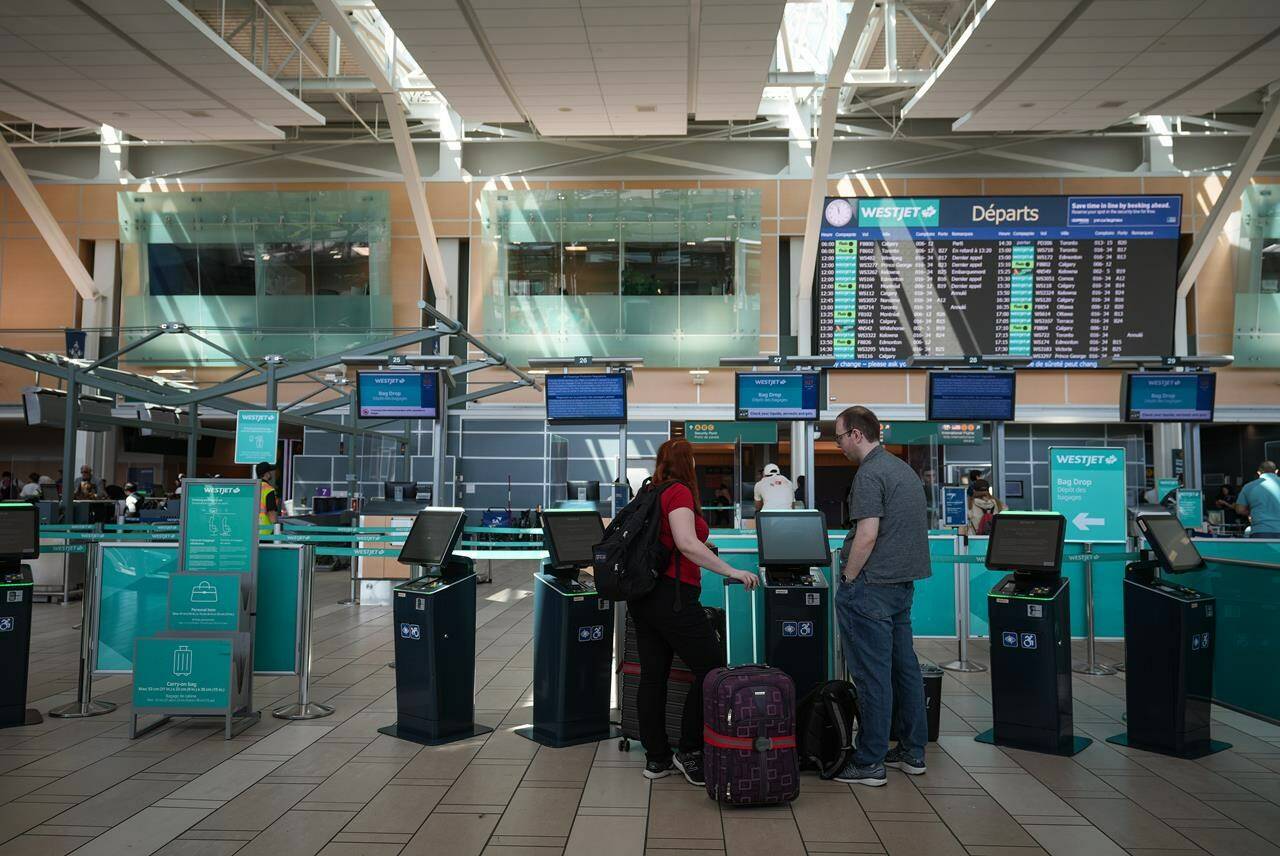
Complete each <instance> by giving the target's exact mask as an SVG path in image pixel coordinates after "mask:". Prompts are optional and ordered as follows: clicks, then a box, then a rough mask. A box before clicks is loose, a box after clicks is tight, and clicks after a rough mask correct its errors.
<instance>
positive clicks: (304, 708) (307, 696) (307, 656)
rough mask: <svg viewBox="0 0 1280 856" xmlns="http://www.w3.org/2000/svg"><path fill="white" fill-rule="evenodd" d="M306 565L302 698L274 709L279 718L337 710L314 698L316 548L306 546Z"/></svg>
mask: <svg viewBox="0 0 1280 856" xmlns="http://www.w3.org/2000/svg"><path fill="white" fill-rule="evenodd" d="M302 566H303V567H304V568H305V569H306V570H305V571H304V572H303V574H302V591H301V593H300V595H299V596H300V597H301V599H302V612H301V614H300V615H299V616H298V620H299V621H301V622H302V627H301V630H302V640H301V642H300V643H299V651H298V702H297V704H290V705H285V706H283V707H278V708H276V709H275V710H273V711H272V712H271V715H272V716H274V717H275V718H276V719H295V720H296V719H320V718H322V717H325V716H328V715H329V714H331V713H333V708H332V707H330V706H329V705H327V704H320V703H319V702H314V701H312V700H311V590H312V583H313V581H314V578H315V573H316V565H315V548H314V547H311V546H307V547H303V554H302Z"/></svg>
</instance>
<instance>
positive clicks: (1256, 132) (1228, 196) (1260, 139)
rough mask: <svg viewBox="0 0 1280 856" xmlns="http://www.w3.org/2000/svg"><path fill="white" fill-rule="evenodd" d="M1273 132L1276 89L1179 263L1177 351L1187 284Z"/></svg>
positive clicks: (1182, 343)
mask: <svg viewBox="0 0 1280 856" xmlns="http://www.w3.org/2000/svg"><path fill="white" fill-rule="evenodd" d="M1277 131H1280V90H1277V91H1273V92H1272V93H1271V98H1270V100H1269V101H1268V102H1267V104H1266V106H1265V107H1264V108H1263V110H1262V115H1260V116H1259V117H1258V124H1257V125H1255V126H1254V128H1253V133H1252V134H1251V135H1250V136H1249V139H1248V140H1246V141H1245V144H1244V148H1243V149H1241V150H1240V157H1239V158H1238V159H1237V160H1236V163H1235V166H1233V167H1232V168H1231V177H1230V178H1228V179H1227V183H1226V185H1225V186H1224V187H1223V188H1222V192H1221V193H1219V194H1218V200H1217V201H1216V202H1214V203H1213V210H1211V211H1210V212H1209V219H1208V220H1207V221H1206V222H1205V224H1204V228H1202V229H1201V230H1200V233H1199V234H1198V235H1196V240H1195V243H1193V244H1192V245H1191V252H1189V253H1187V257H1186V259H1185V260H1184V261H1183V262H1182V269H1181V270H1179V271H1178V302H1177V318H1176V321H1175V327H1174V331H1175V335H1176V337H1177V338H1176V342H1175V347H1176V350H1177V353H1179V354H1183V355H1185V354H1187V353H1188V350H1187V347H1188V342H1187V295H1188V294H1189V293H1190V292H1191V286H1193V285H1195V282H1196V277H1197V276H1199V275H1200V271H1201V270H1202V269H1203V268H1204V265H1205V262H1207V261H1208V260H1209V253H1211V252H1212V251H1213V247H1214V245H1215V244H1216V243H1217V241H1218V236H1219V235H1220V234H1221V233H1222V227H1223V226H1224V225H1226V222H1227V216H1228V215H1229V214H1230V213H1231V209H1232V208H1233V207H1234V206H1235V203H1236V200H1237V199H1239V198H1240V194H1241V193H1242V192H1244V188H1245V187H1246V186H1247V185H1248V184H1249V181H1250V179H1252V178H1253V174H1254V172H1255V171H1256V170H1257V169H1258V164H1259V163H1261V162H1262V158H1263V156H1264V155H1265V154H1266V153H1267V149H1268V148H1269V147H1270V146H1271V144H1272V143H1273V142H1274V141H1275V138H1276V133H1277Z"/></svg>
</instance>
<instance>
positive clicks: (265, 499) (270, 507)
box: [258, 461, 280, 535]
mask: <svg viewBox="0 0 1280 856" xmlns="http://www.w3.org/2000/svg"><path fill="white" fill-rule="evenodd" d="M275 478H276V465H275V464H268V463H266V462H265V461H264V462H263V463H261V464H258V480H259V483H258V534H259V535H270V534H271V533H272V532H274V531H275V526H276V521H277V520H279V519H280V494H278V493H277V492H276V488H275V485H274V484H273V482H274V481H275Z"/></svg>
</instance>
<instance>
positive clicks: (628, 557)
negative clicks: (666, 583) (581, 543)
mask: <svg viewBox="0 0 1280 856" xmlns="http://www.w3.org/2000/svg"><path fill="white" fill-rule="evenodd" d="M673 484H675V482H668V483H667V484H664V485H661V486H655V485H651V484H650V483H649V481H648V480H647V479H646V480H645V483H644V485H643V486H642V487H641V488H640V492H639V493H637V494H636V497H635V499H633V500H631V502H629V503H627V506H626V508H624V509H622V511H620V512H619V513H618V516H617V517H615V518H613V520H612V521H611V522H610V523H609V528H607V529H605V530H604V540H603V541H601V542H600V543H599V544H597V545H595V548H594V549H593V551H592V552H593V554H594V556H595V559H594V561H593V563H592V564H593V565H594V567H595V575H596V591H597V592H598V593H599V595H600V596H601V597H603V598H606V599H608V600H634V599H636V598H640V597H644V596H645V595H646V594H648V593H649V592H651V591H653V587H654V586H655V585H656V584H657V582H658V576H659V575H660V574H662V573H663V572H664V571H665V570H666V567H667V563H668V562H669V561H670V559H671V554H670V552H669V551H668V550H667V549H666V548H665V547H663V546H662V544H661V543H660V542H659V541H658V533H659V532H661V531H662V505H661V503H660V502H659V500H660V499H661V497H662V493H663V491H665V490H666V489H667V488H668V487H670V486H671V485H673Z"/></svg>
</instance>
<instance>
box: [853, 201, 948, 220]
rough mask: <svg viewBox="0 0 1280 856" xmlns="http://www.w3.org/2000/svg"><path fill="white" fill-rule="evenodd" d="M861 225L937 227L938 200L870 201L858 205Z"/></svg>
mask: <svg viewBox="0 0 1280 856" xmlns="http://www.w3.org/2000/svg"><path fill="white" fill-rule="evenodd" d="M858 223H859V225H863V226H865V225H881V226H890V225H895V226H936V225H938V200H936V199H904V200H901V201H897V202H895V201H891V200H886V199H868V200H866V201H865V202H859V203H858Z"/></svg>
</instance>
